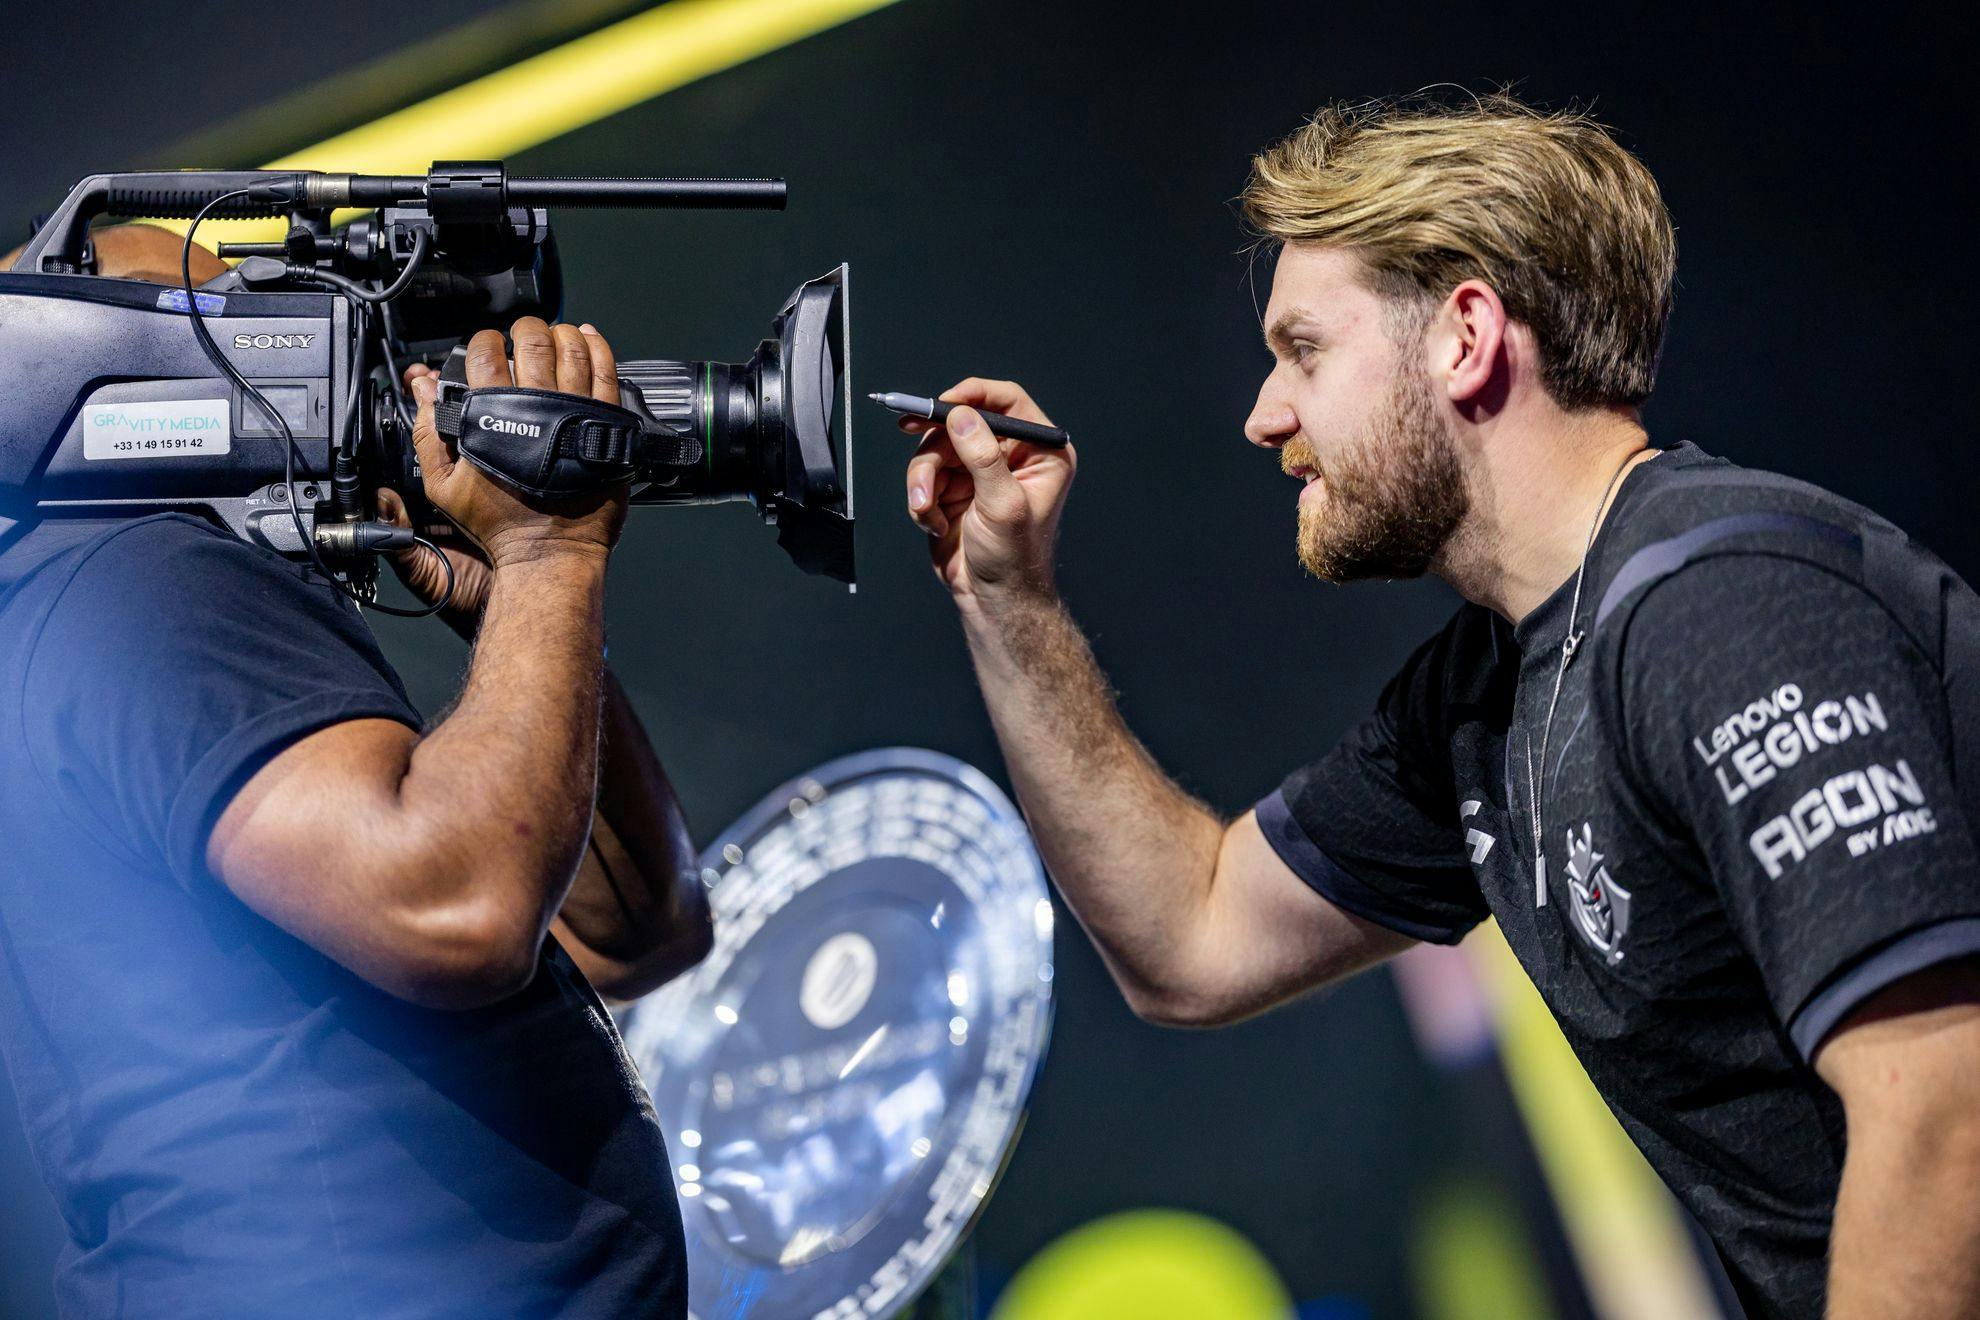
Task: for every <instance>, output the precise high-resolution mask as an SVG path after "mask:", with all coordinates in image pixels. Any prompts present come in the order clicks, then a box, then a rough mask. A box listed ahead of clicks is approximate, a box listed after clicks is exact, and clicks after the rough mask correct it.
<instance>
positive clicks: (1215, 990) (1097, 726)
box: [903, 379, 1411, 1025]
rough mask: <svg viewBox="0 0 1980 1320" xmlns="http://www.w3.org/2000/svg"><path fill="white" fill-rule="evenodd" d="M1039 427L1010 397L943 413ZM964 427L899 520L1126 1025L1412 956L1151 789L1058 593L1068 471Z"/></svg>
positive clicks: (1152, 774)
mask: <svg viewBox="0 0 1980 1320" xmlns="http://www.w3.org/2000/svg"><path fill="white" fill-rule="evenodd" d="M942 397H943V398H944V399H946V400H948V401H950V402H952V403H964V404H970V405H974V407H985V408H994V409H996V410H997V411H999V412H1002V413H1005V414H1007V415H1011V416H1016V417H1021V418H1023V419H1025V420H1026V421H1032V422H1040V423H1044V424H1046V425H1050V421H1049V419H1048V418H1046V416H1045V414H1044V413H1042V412H1040V411H1039V409H1038V406H1037V405H1036V404H1035V403H1033V402H1032V401H1031V398H1030V396H1029V395H1027V394H1026V393H1025V392H1024V391H1023V390H1022V389H1020V388H1018V386H1017V385H1015V384H1013V383H1011V382H1009V381H985V380H977V379H970V380H966V381H963V382H962V383H961V384H960V385H957V386H956V387H955V388H954V389H952V390H950V391H949V392H948V393H946V394H944V395H943V396H942ZM974 407H972V408H958V409H956V410H955V411H954V412H953V413H951V414H950V417H949V421H948V424H947V426H946V427H934V426H931V425H930V424H928V423H926V422H923V421H920V420H919V419H904V421H903V427H904V429H907V430H910V431H915V432H927V435H926V437H925V438H924V440H923V442H922V445H921V448H920V449H919V450H918V451H917V452H916V455H915V457H914V458H913V460H912V461H911V462H910V463H909V464H908V471H907V487H908V511H909V516H910V517H912V518H913V519H914V520H915V522H916V523H917V524H919V525H920V527H921V528H922V530H923V531H925V532H927V533H928V535H929V537H930V538H931V540H930V543H929V549H930V554H931V556H932V558H933V560H934V567H935V573H936V576H937V577H939V578H940V579H941V580H942V583H943V585H944V586H946V587H947V588H948V589H949V591H950V593H951V595H952V596H953V597H954V599H955V603H956V606H957V608H958V609H959V610H960V611H961V614H962V621H963V633H964V636H965V637H966V638H967V639H968V641H969V651H970V656H971V658H972V659H973V660H974V661H975V664H976V677H977V681H978V682H979V683H980V684H981V686H982V689H983V695H984V699H985V701H986V702H987V703H988V705H989V708H990V719H991V723H992V724H993V725H994V726H995V728H996V731H997V740H998V742H999V743H1000V744H1001V745H1002V747H1003V751H1004V760H1005V764H1006V765H1007V766H1008V768H1009V770H1010V775H1011V784H1012V786H1013V787H1014V788H1015V789H1016V790H1017V796H1018V801H1019V802H1020V803H1021V804H1022V805H1023V807H1024V813H1025V818H1026V820H1027V821H1028V822H1029V823H1030V825H1031V830H1032V833H1033V834H1034V835H1035V836H1036V838H1037V840H1038V847H1039V851H1041V852H1042V853H1043V854H1044V856H1045V861H1046V866H1047V869H1048V870H1049V871H1050V873H1051V875H1052V878H1053V880H1054V881H1055V882H1056V883H1057V884H1058V886H1059V889H1060V891H1061V892H1062V893H1064V895H1065V897H1066V901H1067V903H1068V904H1070V905H1071V907H1072V909H1073V912H1074V914H1075V915H1076V916H1078V918H1079V920H1080V922H1081V924H1082V925H1084V926H1085V927H1086V930H1087V933H1088V934H1089V935H1091V936H1092V938H1093V942H1094V944H1095V945H1097V946H1098V948H1099V950H1100V953H1101V956H1102V957H1103V958H1104V959H1105V960H1106V962H1107V967H1108V970H1109V971H1111V972H1112V973H1113V976H1114V980H1115V981H1116V982H1117V983H1118V984H1119V985H1120V987H1121V990H1122V992H1123V993H1124V994H1125V995H1126V996H1127V999H1128V1003H1129V1004H1130V1005H1131V1006H1132V1007H1133V1008H1134V1010H1135V1012H1137V1013H1138V1014H1140V1015H1141V1016H1143V1017H1145V1018H1148V1019H1150V1020H1153V1021H1160V1022H1169V1023H1175V1024H1178V1025H1212V1024H1215V1023H1220V1022H1228V1021H1232V1020H1234V1019H1236V1018H1240V1017H1244V1016H1246V1015H1248V1014H1251V1013H1256V1012H1258V1011H1260V1010H1262V1009H1264V1008H1267V1007H1270V1006H1271V1005H1272V1004H1275V1003H1278V1002H1279V1001H1281V1000H1283V999H1286V998H1288V997H1290V996H1292V995H1294V994H1297V993H1299V992H1300V991H1302V990H1304V989H1307V988H1310V987H1312V986H1315V985H1318V984H1321V983H1323V982H1325V981H1330V980H1334V979H1336V978H1339V977H1341V976H1345V975H1347V974H1349V973H1350V972H1354V971H1357V970H1359V969H1361V968H1363V967H1367V966H1369V965H1371V964H1372V963H1375V962H1378V961H1380V960H1381V959H1382V958H1385V957H1387V956H1389V955H1390V954H1393V953H1396V952H1397V951H1399V950H1401V949H1403V948H1406V947H1407V946H1408V945H1409V944H1410V943H1411V941H1410V940H1409V939H1408V938H1407V937H1405V936H1402V935H1398V934H1396V933H1395V932H1394V931H1392V930H1388V929H1385V928H1384V927H1382V926H1379V925H1377V924H1375V923H1373V922H1370V921H1365V920H1363V919H1362V918H1360V917H1358V916H1355V915H1353V914H1352V913H1349V912H1346V911H1344V910H1342V909H1341V908H1339V907H1337V906H1335V905H1334V904H1333V903H1331V902H1329V901H1328V900H1327V899H1325V898H1323V897H1321V895H1320V894H1318V893H1317V892H1315V891H1314V890H1313V889H1311V888H1309V887H1308V886H1307V885H1306V884H1305V883H1303V882H1302V881H1301V880H1300V878H1299V877H1298V876H1297V875H1296V874H1295V873H1294V872H1293V871H1292V870H1291V869H1290V868H1289V867H1288V866H1287V865H1286V864H1285V863H1284V862H1283V861H1281V860H1280V859H1279V857H1278V855H1277V854H1276V853H1275V852H1274V851H1273V849H1272V847H1271V845H1270V843H1269V842H1268V841H1267V840H1266V838H1265V836H1264V834H1263V833H1262V832H1261V830H1260V828H1259V826H1258V823H1257V821H1256V819H1255V818H1254V817H1253V815H1252V814H1251V813H1246V814H1245V815H1244V816H1242V817H1240V818H1239V819H1238V820H1237V821H1236V822H1235V823H1233V824H1230V825H1228V826H1226V825H1225V824H1224V822H1223V821H1221V820H1219V819H1218V818H1217V816H1216V815H1214V814H1213V813H1212V812H1211V811H1210V810H1209V808H1207V807H1206V806H1204V805H1203V804H1202V803H1201V802H1198V801H1196V800H1195V799H1194V798H1192V797H1190V796H1189V794H1187V793H1185V792H1184V791H1183V790H1182V789H1181V788H1180V787H1179V786H1178V785H1177V784H1176V783H1175V781H1174V780H1172V779H1170V778H1169V777H1168V776H1167V775H1166V774H1164V773H1163V772H1162V768H1161V767H1160V766H1159V765H1157V764H1156V763H1155V759H1154V758H1153V757H1152V756H1150V755H1149V754H1148V751H1147V749H1146V748H1144V747H1143V746H1142V745H1141V743H1140V742H1139V741H1138V740H1136V738H1135V736H1134V734H1133V733H1132V732H1130V731H1129V730H1128V727H1127V725H1126V724H1125V723H1123V722H1122V720H1121V717H1120V713H1119V712H1118V711H1117V710H1116V709H1115V707H1114V701H1113V694H1112V693H1111V692H1110V691H1109V690H1108V686H1107V680H1106V678H1105V677H1104V676H1103V675H1102V674H1101V672H1100V670H1099V667H1098V666H1097V665H1096V664H1095V663H1094V660H1093V653H1092V651H1091V650H1089V649H1088V647H1087V644H1086V639H1085V637H1083V636H1082V635H1081V634H1080V631H1079V628H1078V626H1077V625H1076V624H1075V623H1074V622H1073V620H1072V617H1071V616H1070V615H1069V614H1067V612H1066V610H1065V607H1064V606H1063V605H1062V604H1061V603H1060V601H1059V598H1058V593H1057V590H1056V588H1055V587H1054V585H1053V581H1052V577H1053V574H1052V548H1053V542H1054V540H1055V538H1056V534H1057V528H1058V522H1059V515H1060V513H1061V511H1062V510H1063V508H1064V504H1065V498H1066V494H1067V492H1068V490H1069V489H1070V487H1071V484H1072V476H1073V464H1074V461H1075V460H1074V454H1073V450H1072V447H1071V446H1067V447H1066V448H1065V449H1063V450H1050V449H1040V448H1036V447H1034V446H1031V445H1027V444H1023V443H1021V442H1018V441H1010V440H1005V441H999V440H998V439H997V438H996V437H995V436H993V435H991V434H990V433H989V431H988V429H987V428H986V427H985V426H984V425H983V423H982V421H981V419H980V418H979V417H978V416H977V414H976V412H975V411H974Z"/></svg>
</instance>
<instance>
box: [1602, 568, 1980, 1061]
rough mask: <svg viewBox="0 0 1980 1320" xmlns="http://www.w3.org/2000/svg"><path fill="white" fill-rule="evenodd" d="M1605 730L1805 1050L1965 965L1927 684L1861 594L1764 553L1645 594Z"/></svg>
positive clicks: (1978, 925) (1966, 875) (1964, 901)
mask: <svg viewBox="0 0 1980 1320" xmlns="http://www.w3.org/2000/svg"><path fill="white" fill-rule="evenodd" d="M1619 663H1620V671H1621V672H1620V682H1619V684H1618V687H1617V691H1618V692H1619V694H1620V711H1619V716H1618V718H1619V720H1620V722H1621V725H1622V727H1623V728H1624V729H1625V730H1626V731H1627V733H1626V741H1627V743H1628V745H1629V747H1630V761H1631V763H1632V766H1633V769H1634V773H1636V774H1638V775H1640V776H1641V777H1642V779H1643V780H1644V790H1645V792H1646V795H1647V797H1648V798H1649V800H1650V802H1651V804H1652V807H1653V810H1655V811H1657V812H1659V813H1662V814H1664V815H1665V816H1666V818H1667V823H1668V825H1669V826H1670V827H1671V829H1672V832H1673V833H1674V834H1675V835H1677V836H1678V837H1680V838H1686V837H1688V838H1689V839H1690V840H1691V841H1692V843H1693V844H1694V845H1695V847H1696V849H1697V851H1698V854H1699V860H1700V862H1702V864H1703V865H1704V866H1705V867H1706V868H1708V869H1709V871H1710V873H1711V876H1712V880H1713V883H1714V885H1715V886H1716V888H1717V889H1718V891H1719V894H1720V896H1721V899H1722V901H1723V902H1724V905H1725V910H1726V912H1727V914H1728V916H1729V918H1730V920H1731V923H1732V925H1733V927H1734V929H1735V930H1736V932H1737V933H1738V936H1739V938H1740V940H1741V942H1742V943H1743V944H1744V946H1745V948H1746V950H1747V951H1748V953H1749V954H1750V956H1751V957H1752V958H1753V960H1754V962H1755V963H1756V964H1757V966H1758V968H1759V973H1760V977H1761V980H1762V981H1763V982H1764V984H1765V988H1766V993H1767V996H1768V998H1769V1000H1770V1002H1771V1003H1772V1005H1773V1008H1774V1011H1775V1013H1776V1015H1777V1016H1778V1017H1779V1019H1780V1021H1781V1022H1782V1023H1783V1024H1785V1026H1786V1027H1787V1029H1788V1032H1789V1035H1790V1036H1791V1037H1792V1038H1793V1040H1794V1042H1795V1045H1796V1047H1797V1048H1798V1049H1799V1050H1800V1051H1801V1053H1802V1055H1803V1056H1804V1057H1812V1056H1813V1054H1814V1052H1815V1049H1816V1047H1817V1046H1819V1045H1820V1044H1821V1042H1822V1040H1823V1038H1824V1037H1825V1036H1826V1035H1827V1034H1828V1033H1829V1031H1830V1030H1831V1029H1832V1028H1834V1027H1835V1025H1836V1024H1837V1023H1838V1022H1839V1021H1841V1020H1842V1018H1843V1017H1845V1016H1846V1015H1847V1014H1848V1013H1849V1011H1850V1010H1851V1009H1852V1008H1854V1007H1856V1006H1857V1005H1858V1004H1860V1003H1862V1002H1863V1001H1864V1000H1865V999H1866V998H1868V997H1869V996H1870V995H1872V994H1874V993H1876V992H1877V991H1878V990H1880V989H1882V988H1884V987H1885V986H1887V985H1889V984H1891V983H1892V982H1894V981H1896V980H1898V979H1900V978H1901V977H1904V976H1906V975H1909V974H1910V973H1912V972H1915V971H1918V970H1921V969H1923V968H1925V967H1928V966H1931V965H1933V964H1935V963H1939V962H1942V961H1945V960H1947V959H1950V958H1955V957H1960V956H1962V955H1965V954H1971V953H1980V864H1976V853H1975V847H1974V840H1973V836H1972V833H1971V826H1970V823H1969V821H1968V820H1967V819H1966V816H1965V813H1964V809H1963V806H1962V803H1961V801H1960V799H1959V797H1958V795H1957V793H1956V791H1955V779H1954V763H1955V756H1954V741H1953V738H1954V734H1953V728H1952V721H1951V717H1950V714H1949V711H1948V706H1947V701H1946V697H1945V693H1944V690H1943V688H1942V686H1941V682H1940V676H1939V674H1938V673H1937V671H1936V670H1935V669H1934V667H1933V665H1932V664H1931V662H1930V661H1929V660H1928V659H1927V657H1926V655H1925V653H1924V652H1923V651H1921V649H1920V648H1919V646H1918V645H1917V644H1916V643H1915V642H1914V641H1913V639H1912V638H1911V637H1910V636H1909V635H1908V634H1907V633H1906V632H1905V631H1904V630H1903V628H1901V627H1900V626H1899V624H1898V623H1897V621H1896V619H1895V618H1894V617H1893V616H1892V614H1891V613H1890V611H1888V610H1887V609H1886V608H1885V607H1884V606H1883V605H1882V604H1881V603H1880V602H1879V601H1878V600H1877V598H1876V597H1875V596H1873V595H1872V594H1870V592H1868V591H1867V590H1865V589H1864V588H1863V587H1862V586H1860V585H1858V584H1857V583H1855V582H1853V581H1851V580H1850V579H1848V578H1846V577H1843V576H1841V575H1839V574H1837V573H1835V572H1832V571H1831V570H1829V569H1827V568H1823V567H1820V566H1817V565H1814V564H1811V563H1806V562H1802V561H1799V560H1796V559H1793V558H1789V557H1784V556H1779V555H1771V554H1735V555H1728V556H1721V557H1716V558H1712V559H1707V560H1703V561H1701V562H1698V563H1696V564H1693V565H1691V566H1688V567H1686V568H1684V569H1682V570H1680V571H1679V572H1677V573H1675V574H1674V575H1672V576H1671V577H1670V578H1668V579H1666V580H1665V581H1664V582H1662V583H1660V584H1658V585H1657V586H1655V587H1653V588H1652V589H1651V590H1650V591H1649V592H1648V594H1647V595H1646V596H1645V597H1644V599H1643V600H1642V602H1641V603H1640V604H1639V605H1638V606H1637V608H1636V610H1635V612H1634V614H1633V615H1632V617H1631V619H1630V622H1629V625H1628V630H1627V633H1626V635H1625V639H1624V641H1623V644H1622V651H1621V656H1620V662H1619Z"/></svg>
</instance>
